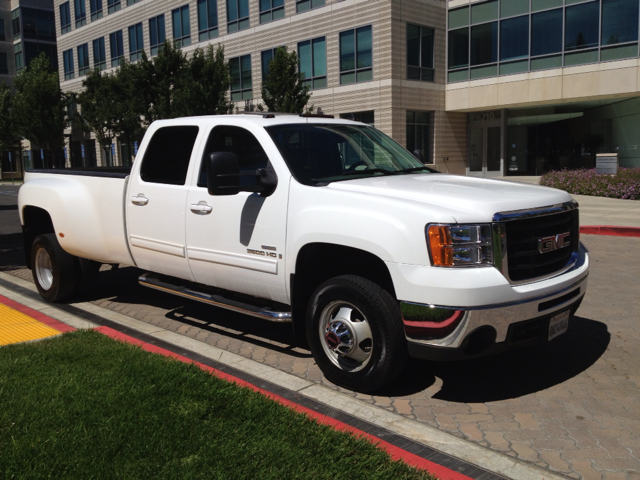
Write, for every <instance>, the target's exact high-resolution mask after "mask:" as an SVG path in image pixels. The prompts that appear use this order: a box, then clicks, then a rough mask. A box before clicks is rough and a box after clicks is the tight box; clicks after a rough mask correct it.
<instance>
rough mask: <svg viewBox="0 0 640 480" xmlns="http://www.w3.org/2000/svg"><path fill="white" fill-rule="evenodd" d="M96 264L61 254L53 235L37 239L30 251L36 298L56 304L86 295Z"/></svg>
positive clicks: (93, 278)
mask: <svg viewBox="0 0 640 480" xmlns="http://www.w3.org/2000/svg"><path fill="white" fill-rule="evenodd" d="M99 269H100V264H99V263H97V262H94V261H92V260H86V259H84V258H78V257H75V256H73V255H71V254H69V253H67V252H65V251H64V250H63V249H62V247H61V246H60V244H59V243H58V239H57V238H56V236H55V234H53V233H45V234H43V235H38V236H37V237H36V239H35V240H34V242H33V245H32V247H31V271H32V274H33V280H34V281H35V284H36V288H37V289H38V292H39V293H40V296H42V298H44V299H45V300H47V301H49V302H60V301H62V300H64V299H65V298H67V297H69V296H70V295H71V294H72V293H77V294H82V293H86V292H87V291H88V290H89V289H90V288H91V286H92V284H93V283H94V282H95V281H96V278H97V275H98V270H99Z"/></svg>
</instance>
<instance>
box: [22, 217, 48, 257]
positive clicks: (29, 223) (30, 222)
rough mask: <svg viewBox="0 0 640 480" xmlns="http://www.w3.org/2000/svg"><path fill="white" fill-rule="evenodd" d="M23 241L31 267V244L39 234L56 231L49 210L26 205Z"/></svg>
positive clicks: (25, 253)
mask: <svg viewBox="0 0 640 480" xmlns="http://www.w3.org/2000/svg"><path fill="white" fill-rule="evenodd" d="M23 221H24V223H23V225H22V241H23V242H24V256H25V260H26V262H27V267H28V268H31V245H33V241H34V240H35V239H36V237H37V236H38V235H42V234H43V233H55V230H54V229H53V222H52V221H51V216H50V215H49V212H47V211H46V210H44V209H42V208H38V207H25V208H24V210H23Z"/></svg>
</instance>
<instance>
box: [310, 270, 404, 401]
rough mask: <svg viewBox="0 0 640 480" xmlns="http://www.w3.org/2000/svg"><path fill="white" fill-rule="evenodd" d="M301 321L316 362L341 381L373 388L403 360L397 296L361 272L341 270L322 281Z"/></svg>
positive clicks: (362, 389)
mask: <svg viewBox="0 0 640 480" xmlns="http://www.w3.org/2000/svg"><path fill="white" fill-rule="evenodd" d="M306 322H307V325H306V327H307V328H306V331H307V340H308V342H309V347H310V349H311V353H312V354H313V357H314V358H315V360H316V363H317V364H318V366H319V367H320V370H322V373H324V375H325V377H326V378H327V379H328V380H329V381H331V382H333V383H335V384H336V385H339V386H341V387H345V388H348V389H350V390H355V391H358V392H363V393H367V392H372V391H375V390H378V389H379V388H380V387H382V386H384V385H386V384H388V383H390V382H391V381H392V380H394V379H395V378H396V377H397V376H398V375H399V374H400V373H401V371H402V369H403V368H404V365H405V363H406V361H407V358H408V353H407V343H406V339H405V336H404V327H403V324H402V318H401V314H400V307H399V305H398V302H397V301H396V300H395V299H394V298H393V297H392V296H391V295H389V293H388V292H387V291H386V290H384V289H382V288H380V287H379V286H378V285H376V284H375V283H373V282H371V281H370V280H367V279H365V278H362V277H358V276H355V275H344V276H340V277H335V278H332V279H330V280H327V281H326V282H324V283H323V284H322V285H320V286H319V287H318V288H317V289H316V291H315V292H314V294H313V296H312V297H311V300H310V302H309V306H308V308H307V317H306Z"/></svg>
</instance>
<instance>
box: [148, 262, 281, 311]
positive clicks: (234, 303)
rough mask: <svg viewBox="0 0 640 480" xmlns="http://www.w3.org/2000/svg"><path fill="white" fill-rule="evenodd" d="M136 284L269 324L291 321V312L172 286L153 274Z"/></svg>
mask: <svg viewBox="0 0 640 480" xmlns="http://www.w3.org/2000/svg"><path fill="white" fill-rule="evenodd" d="M138 282H139V283H140V285H142V286H144V287H149V288H153V289H154V290H160V291H161V292H167V293H171V294H173V295H178V296H180V297H184V298H190V299H191V300H197V301H199V302H203V303H208V304H209V305H214V306H216V307H220V308H226V309H227V310H231V311H232V312H238V313H244V314H245V315H251V316H252V317H257V318H261V319H263V320H268V321H270V322H278V323H290V322H291V321H292V320H291V312H286V311H283V312H277V311H274V310H271V309H270V308H269V307H266V306H260V305H255V304H251V303H247V302H243V301H239V300H231V299H229V298H225V297H224V296H222V295H220V294H216V293H207V292H203V291H198V290H194V289H193V288H188V287H185V286H181V285H174V284H171V283H168V282H167V280H166V277H165V278H163V279H162V280H161V279H160V278H159V276H158V275H156V274H154V273H144V274H142V275H140V277H139V278H138ZM255 300H256V301H257V302H259V301H260V299H258V298H256V299H255ZM265 302H266V301H265ZM283 306H284V305H283Z"/></svg>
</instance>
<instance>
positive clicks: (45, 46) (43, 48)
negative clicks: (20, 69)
mask: <svg viewBox="0 0 640 480" xmlns="http://www.w3.org/2000/svg"><path fill="white" fill-rule="evenodd" d="M23 48H24V66H25V67H28V66H29V65H31V62H32V61H33V60H35V59H36V58H37V57H38V55H40V54H41V53H44V56H45V57H46V58H47V60H49V65H50V66H51V69H52V70H54V71H57V70H58V53H57V51H56V46H55V44H53V43H40V42H27V41H25V42H24V46H23ZM72 55H73V54H72Z"/></svg>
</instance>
